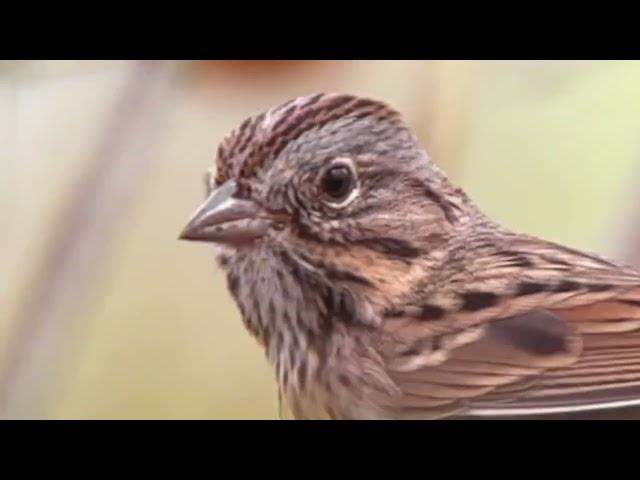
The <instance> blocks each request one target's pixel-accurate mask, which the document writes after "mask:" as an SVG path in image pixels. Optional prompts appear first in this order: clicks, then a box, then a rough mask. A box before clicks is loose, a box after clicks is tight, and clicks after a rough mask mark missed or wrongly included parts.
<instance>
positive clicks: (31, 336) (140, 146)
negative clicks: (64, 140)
mask: <svg viewBox="0 0 640 480" xmlns="http://www.w3.org/2000/svg"><path fill="white" fill-rule="evenodd" d="M130 68H131V71H130V74H129V78H128V79H127V80H126V83H125V85H124V88H123V91H122V92H121V94H120V96H119V98H118V99H117V100H116V103H115V105H114V108H113V110H112V112H111V114H110V117H109V118H108V123H107V126H106V129H105V132H104V136H103V138H102V139H101V141H100V143H99V144H98V146H97V149H96V151H95V152H94V154H93V155H92V157H91V158H90V159H89V161H88V162H87V167H86V170H85V171H84V172H83V174H82V176H81V178H80V179H79V181H78V183H77V185H76V188H75V190H74V191H72V192H71V195H69V197H68V200H67V202H66V204H65V206H64V208H63V211H62V214H61V215H60V217H59V219H58V221H57V222H56V225H57V227H58V228H57V230H56V231H55V232H54V234H53V236H52V239H51V241H50V243H49V246H48V251H47V255H46V256H45V258H44V260H43V262H42V265H41V267H40V268H39V270H38V272H37V274H36V275H35V279H34V281H33V282H31V286H30V290H29V291H28V292H26V294H25V295H24V302H23V303H22V305H21V306H20V308H19V309H18V314H17V318H16V319H15V322H14V323H13V325H14V329H13V331H12V332H11V336H10V337H9V341H8V343H7V345H8V347H7V351H6V352H5V357H4V361H3V362H2V364H1V367H2V370H0V418H42V417H45V416H47V412H46V409H47V406H49V405H50V402H51V398H52V395H53V393H54V390H55V385H54V384H53V382H54V381H55V379H58V378H59V376H58V375H55V374H52V372H54V371H60V370H59V368H60V365H59V364H60V363H61V357H62V356H61V352H63V351H64V348H65V346H66V345H65V343H66V342H69V339H70V336H71V334H72V332H73V326H72V322H73V321H74V320H75V319H77V317H78V312H79V310H80V308H81V307H82V305H83V303H84V301H85V300H86V297H87V294H88V293H89V292H90V289H91V283H92V281H94V280H95V277H96V273H97V271H98V270H99V268H100V267H101V266H103V265H104V264H106V262H107V261H108V259H109V254H110V249H111V247H112V244H113V240H114V239H115V236H116V234H117V232H118V228H117V226H118V222H119V220H120V218H122V217H123V214H124V212H125V211H126V209H127V207H129V206H130V205H131V204H132V203H133V201H134V194H135V193H136V191H138V190H139V189H140V187H141V185H142V182H141V180H142V179H143V173H144V172H145V169H147V166H148V164H149V162H150V160H152V155H151V154H150V150H151V147H152V145H153V141H154V138H156V137H157V135H158V131H159V129H160V123H159V121H160V120H161V119H162V118H164V116H165V114H164V109H165V108H166V106H167V102H166V101H165V99H166V98H167V97H168V95H167V89H168V88H169V86H170V83H171V79H172V78H173V72H174V70H175V63H174V62H148V61H138V62H131V64H130Z"/></svg>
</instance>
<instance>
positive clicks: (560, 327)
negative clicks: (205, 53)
mask: <svg viewBox="0 0 640 480" xmlns="http://www.w3.org/2000/svg"><path fill="white" fill-rule="evenodd" d="M205 177H206V182H205V183H206V190H207V194H206V199H205V201H204V202H203V203H202V204H201V205H200V207H199V208H197V209H196V210H195V213H193V215H192V216H191V218H190V219H189V220H188V221H187V223H186V226H185V227H184V229H183V230H182V231H181V233H180V234H179V238H180V239H182V240H189V241H196V242H208V243H212V244H214V245H216V247H217V254H216V258H217V262H218V265H219V266H220V268H221V269H222V270H223V271H224V272H225V274H226V279H227V285H228V290H229V292H230V294H231V296H232V297H233V299H234V300H235V303H236V305H237V308H238V310H239V313H240V314H241V317H242V321H243V323H244V326H245V327H246V330H247V331H248V332H249V334H250V335H251V336H253V337H254V338H255V339H256V341H257V343H258V344H259V345H260V346H261V347H262V348H263V350H264V352H265V355H266V358H267V360H268V362H269V363H270V365H271V366H272V369H273V375H274V377H275V380H276V382H277V386H278V399H279V416H280V418H282V419H300V420H323V419H325V420H442V419H457V418H471V419H473V418H476V419H478V418H493V419H500V418H512V417H518V418H539V416H541V415H542V416H543V415H552V414H572V413H581V412H592V411H611V410H614V409H619V408H622V407H629V406H634V405H640V273H639V272H638V270H636V269H634V268H633V267H631V266H628V265H624V264H622V263H619V262H616V261H614V260H611V259H608V258H605V257H604V256H601V255H598V254H595V253H589V252H584V251H580V250H576V249H574V248H570V247H568V246H565V245H561V244H558V243H554V242H551V241H548V240H544V239H541V238H538V237H535V236H532V235H529V234H526V233H519V232H515V231H512V230H510V229H509V228H508V227H506V226H503V225H501V224H499V223H497V222H496V221H494V220H492V219H491V218H490V217H489V216H487V215H486V214H485V213H483V212H482V210H481V209H480V208H479V207H478V206H477V205H476V204H475V203H474V202H473V200H472V199H471V198H470V197H469V196H468V195H467V194H466V193H465V191H464V190H463V189H462V188H460V187H459V186H456V185H454V184H453V183H452V182H451V181H450V180H449V178H448V177H447V175H446V174H445V173H444V171H443V170H442V169H441V168H439V167H438V166H437V165H436V163H435V162H434V161H433V160H432V159H431V158H430V156H429V155H428V153H427V151H426V150H425V148H424V147H423V146H422V145H421V143H420V141H419V140H418V139H417V137H416V136H415V134H414V133H413V132H412V130H411V128H410V127H409V126H408V124H407V122H406V121H405V120H404V119H403V117H402V115H401V114H400V113H399V112H398V111H397V110H395V109H394V108H393V107H391V106H390V105H388V104H387V103H386V102H384V101H380V100H376V99H371V98H368V97H363V96H358V95H352V94H346V93H317V94H312V95H306V96H302V97H297V98H294V99H291V100H289V101H288V102H286V103H284V104H282V105H279V106H276V107H274V108H272V109H270V110H268V111H265V112H263V113H260V114H258V115H255V116H252V117H250V118H247V119H246V120H245V121H244V122H243V123H241V124H240V125H239V126H238V127H237V128H236V129H235V130H234V131H233V132H231V133H230V134H229V135H227V136H226V137H225V138H224V140H223V141H222V142H221V143H220V145H219V147H218V150H217V158H216V161H215V164H214V166H213V167H211V168H210V169H209V170H207V173H206V175H205Z"/></svg>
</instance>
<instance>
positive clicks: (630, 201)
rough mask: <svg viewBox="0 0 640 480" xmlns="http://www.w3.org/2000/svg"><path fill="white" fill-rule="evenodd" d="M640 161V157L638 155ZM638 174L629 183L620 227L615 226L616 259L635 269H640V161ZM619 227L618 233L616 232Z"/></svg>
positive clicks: (622, 208)
mask: <svg viewBox="0 0 640 480" xmlns="http://www.w3.org/2000/svg"><path fill="white" fill-rule="evenodd" d="M638 157H639V158H638V160H640V155H638ZM636 168H637V172H636V174H635V176H634V178H632V179H631V181H630V182H629V187H628V190H627V193H626V194H625V195H624V196H623V198H624V203H623V205H622V207H621V208H620V210H621V215H620V218H619V219H616V220H617V221H619V225H618V226H614V233H617V235H615V236H613V235H612V237H613V239H614V241H615V240H617V241H618V244H617V246H616V248H615V250H614V253H615V254H616V257H617V258H619V259H620V260H622V261H624V262H627V263H628V264H630V265H634V266H635V267H640V192H639V191H638V187H637V185H638V182H636V181H635V180H636V179H639V178H640V161H639V162H638V166H637V167H636ZM616 227H617V230H618V231H617V232H616V231H615V229H616Z"/></svg>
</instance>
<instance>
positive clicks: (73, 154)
mask: <svg viewBox="0 0 640 480" xmlns="http://www.w3.org/2000/svg"><path fill="white" fill-rule="evenodd" d="M129 68H130V65H129V62H91V63H90V64H80V65H78V64H76V63H74V62H61V63H58V62H53V63H52V62H46V63H39V62H30V63H28V64H19V65H17V66H16V65H3V68H2V69H1V70H0V102H1V103H0V104H1V105H2V106H3V108H0V128H2V130H3V131H4V132H9V134H8V135H5V136H4V137H0V140H1V142H2V143H1V145H0V146H2V147H3V149H2V151H4V152H10V154H9V155H8V156H3V159H2V161H1V163H0V186H1V187H2V194H1V195H0V213H1V214H2V215H3V217H4V216H5V215H6V216H7V218H8V220H9V222H8V225H10V228H9V235H8V236H3V237H0V263H1V266H2V271H3V276H2V277H0V282H1V283H0V288H1V289H2V290H1V292H2V298H3V301H2V303H1V304H0V345H6V342H9V341H10V340H11V336H10V333H11V331H12V327H13V326H14V325H13V323H12V322H13V321H15V318H16V313H17V310H18V309H19V308H20V307H19V306H20V302H21V301H24V300H25V299H27V300H28V298H29V293H30V286H31V285H32V284H33V282H34V281H35V280H34V276H36V275H37V272H38V265H39V264H40V262H41V261H42V256H43V255H44V252H45V251H46V246H47V245H48V242H49V241H50V238H51V234H50V232H51V231H52V229H53V227H54V226H55V224H56V222H57V221H59V220H58V219H59V214H60V212H61V211H62V209H63V206H64V204H65V202H66V201H68V200H69V198H71V192H73V191H74V190H75V189H77V188H78V184H77V183H78V181H79V179H80V178H81V177H82V175H81V172H82V171H83V169H84V168H85V167H86V165H87V158H88V157H89V156H90V154H91V152H92V151H93V149H94V148H95V144H96V142H97V141H98V140H99V139H100V138H101V134H102V132H103V131H104V129H105V127H106V123H107V118H108V117H109V115H111V114H112V111H111V108H112V104H113V102H114V101H115V100H116V98H117V96H118V94H119V91H120V89H121V88H122V85H123V83H124V82H125V79H126V75H127V71H128V69H129ZM316 91H343V92H352V93H356V94H363V95H369V96H373V97H376V98H380V99H383V100H386V101H388V102H389V103H391V104H392V105H393V106H394V107H396V108H397V109H398V110H400V111H402V112H404V113H405V114H406V116H407V119H408V121H409V123H410V124H412V125H413V126H414V127H415V128H416V132H417V134H418V135H419V137H420V138H421V139H422V140H423V141H424V142H425V144H426V146H427V147H428V149H429V151H430V153H431V156H432V157H433V158H434V160H435V161H436V162H437V163H439V164H440V165H442V166H443V168H445V169H446V170H448V171H450V172H451V175H452V177H453V179H454V181H456V182H457V183H459V184H461V185H462V186H463V187H465V188H466V189H467V190H468V192H469V193H470V194H471V195H472V196H473V197H474V198H475V200H476V202H477V203H478V204H479V205H480V206H481V207H482V208H483V209H484V210H485V211H487V213H489V214H491V215H492V216H494V217H495V218H496V219H497V220H499V221H501V222H502V223H504V224H506V225H508V226H510V227H513V228H514V229H516V230H520V231H528V232H530V233H534V234H538V235H541V236H545V237H547V238H550V239H552V240H558V241H562V242H566V243H569V244H571V245H574V246H576V247H581V248H587V249H591V250H598V251H601V252H603V253H608V254H611V255H614V256H615V254H616V251H615V250H614V249H613V247H612V245H615V239H614V238H613V234H614V232H613V231H612V227H613V226H614V225H616V224H618V223H619V222H620V219H619V218H618V215H619V213H620V212H621V208H620V207H621V205H624V204H625V202H626V201H627V199H628V192H629V191H630V190H629V186H630V182H631V180H632V177H633V176H634V174H635V173H636V171H637V170H636V169H637V168H638V163H639V161H640V158H639V154H640V151H639V150H640V149H639V145H638V142H637V138H638V135H637V131H638V127H640V111H639V110H638V107H637V106H638V105H640V63H637V62H318V63H314V62H311V63H307V62H301V64H300V65H297V66H294V65H282V64H266V63H265V64H262V65H249V66H248V67H247V66H244V65H241V64H232V65H228V64H216V63H200V64H198V63H196V64H191V63H185V64H183V65H181V66H180V68H179V69H178V70H177V78H176V79H175V82H174V83H173V84H172V86H171V88H170V91H169V92H168V94H167V95H168V97H167V102H168V108H167V109H166V118H164V119H163V123H162V127H161V132H160V133H159V135H158V136H157V138H156V140H155V143H154V145H153V148H152V152H140V154H145V153H146V154H151V155H152V156H153V161H151V162H149V163H148V167H147V168H146V170H145V171H144V174H143V176H142V181H141V182H140V185H139V186H138V189H137V192H136V197H135V201H132V203H131V204H130V206H129V208H128V209H127V211H126V214H124V215H123V216H122V218H118V219H117V221H116V222H115V223H113V225H111V224H109V225H110V226H109V228H112V229H116V233H117V234H116V235H115V240H114V242H115V244H114V245H113V248H112V250H111V252H110V253H109V254H105V257H104V259H102V260H103V261H102V262H99V268H98V269H97V271H96V272H95V278H94V280H93V281H92V283H91V285H90V287H91V288H90V289H89V290H90V294H89V295H88V296H86V297H83V298H80V299H78V301H79V303H80V304H81V305H82V309H81V310H80V312H81V313H79V314H78V318H75V319H74V321H73V322H71V323H69V324H68V325H69V326H70V329H71V330H70V331H68V332H67V331H64V332H60V333H59V335H58V336H57V337H56V338H52V339H51V341H52V342H53V341H56V342H59V341H60V338H63V339H65V340H64V345H63V347H64V348H61V349H60V354H59V355H57V357H56V360H55V362H54V363H55V364H51V365H42V366H41V367H40V369H41V372H40V374H41V375H45V376H46V375H47V373H48V372H50V373H51V375H55V379H54V382H53V383H54V392H52V393H53V395H52V396H51V397H50V398H49V399H47V400H46V404H44V405H38V406H37V411H38V412H40V413H39V414H40V415H43V416H47V417H51V418H275V417H276V415H277V408H276V404H277V402H276V391H275V385H274V382H273V375H272V372H271V370H270V368H269V366H268V365H267V364H266V361H265V359H264V356H263V353H262V352H261V350H260V349H259V348H258V347H257V345H256V344H255V342H254V341H253V340H252V339H251V338H250V337H249V335H248V334H247V333H246V332H245V331H244V329H243V327H242V325H241V322H240V318H239V314H238V312H237V311H236V309H235V307H234V305H233V303H232V301H231V299H230V297H229V295H228V294H227V292H226V287H225V281H224V277H223V275H222V274H221V272H220V271H219V270H218V269H217V267H216V265H215V263H214V256H213V251H212V249H211V248H210V247H209V246H207V245H200V244H193V243H185V242H179V241H177V239H176V238H177V235H178V232H179V230H180V228H181V227H182V226H183V224H184V222H185V221H186V219H187V217H188V216H189V215H190V214H191V212H192V210H193V209H194V208H195V207H196V206H197V205H198V202H199V201H200V200H201V199H202V196H203V193H204V190H203V183H202V174H203V172H204V169H205V168H208V167H209V166H210V164H211V163H212V161H213V158H214V152H215V149H216V146H217V143H218V142H219V141H220V140H221V139H222V137H223V136H224V135H226V134H227V133H228V132H229V131H230V130H231V129H232V128H233V127H235V126H236V125H237V124H238V123H239V122H240V121H242V120H243V119H244V118H245V117H246V116H247V115H250V114H253V113H257V112H259V111H261V110H263V109H265V108H269V107H271V106H273V105H275V104H277V103H280V102H282V101H285V100H287V99H289V98H291V97H294V96H297V95H301V94H308V93H312V92H316ZM5 146H6V147H7V148H4V147H5ZM116 194H117V192H115V193H114V195H116ZM65 325H66V324H65ZM0 358H1V357H0ZM49 368H50V371H49V370H48V369H49ZM28 394H29V392H28V391H27V392H26V393H25V395H28ZM37 400H38V399H34V402H35V403H37ZM34 408H35V407H34ZM21 415H26V416H28V415H29V412H27V411H23V412H21Z"/></svg>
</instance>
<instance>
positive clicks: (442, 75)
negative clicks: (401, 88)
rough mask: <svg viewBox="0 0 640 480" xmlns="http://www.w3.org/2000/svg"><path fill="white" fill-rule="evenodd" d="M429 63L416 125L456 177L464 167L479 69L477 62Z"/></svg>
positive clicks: (420, 91) (432, 153) (437, 160)
mask: <svg viewBox="0 0 640 480" xmlns="http://www.w3.org/2000/svg"><path fill="white" fill-rule="evenodd" d="M427 65H428V66H426V67H425V66H423V67H422V69H421V71H420V72H419V75H418V81H419V82H420V84H419V85H418V89H417V92H416V99H415V100H416V102H415V103H416V108H417V109H418V111H417V112H416V119H415V121H414V122H413V123H414V128H415V131H416V132H417V134H418V136H419V137H420V140H422V141H423V142H424V144H425V146H426V147H427V150H428V152H429V156H430V157H431V158H432V159H433V160H434V162H435V163H436V164H438V165H440V166H441V167H442V168H443V169H445V170H446V171H447V174H448V175H450V176H451V177H452V178H453V179H456V177H457V176H458V175H459V173H460V170H461V169H462V168H463V166H462V160H463V158H464V153H465V152H464V149H465V148H466V145H467V139H468V137H469V133H470V129H469V127H470V124H471V118H472V116H473V111H474V109H475V105H476V102H475V99H476V86H477V84H478V76H477V74H478V69H479V68H478V65H477V62H473V61H437V62H433V63H431V62H430V63H429V64H427Z"/></svg>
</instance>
